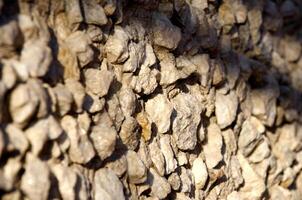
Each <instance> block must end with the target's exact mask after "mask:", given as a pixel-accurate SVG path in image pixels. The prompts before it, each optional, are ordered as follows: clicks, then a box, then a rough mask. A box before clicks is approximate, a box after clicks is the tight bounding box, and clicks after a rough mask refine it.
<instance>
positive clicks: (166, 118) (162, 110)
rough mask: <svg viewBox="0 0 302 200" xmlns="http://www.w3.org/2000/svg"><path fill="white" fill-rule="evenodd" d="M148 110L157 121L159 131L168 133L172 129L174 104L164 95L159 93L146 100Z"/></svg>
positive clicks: (152, 118)
mask: <svg viewBox="0 0 302 200" xmlns="http://www.w3.org/2000/svg"><path fill="white" fill-rule="evenodd" d="M145 108H146V112H147V114H148V115H149V116H150V118H151V121H152V122H154V123H155V125H156V128H157V131H158V133H166V132H167V131H168V130H169V129H170V118H171V115H172V111H173V106H172V105H171V103H170V102H169V100H168V99H167V97H165V96H164V95H157V96H155V97H154V98H152V99H150V100H149V101H147V102H146V105H145Z"/></svg>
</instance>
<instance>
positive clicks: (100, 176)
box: [94, 168, 125, 200]
mask: <svg viewBox="0 0 302 200" xmlns="http://www.w3.org/2000/svg"><path fill="white" fill-rule="evenodd" d="M94 199H108V200H109V199H110V200H124V199H125V196H124V192H123V185H122V183H121V182H120V180H119V179H118V177H117V176H116V175H115V174H114V173H113V171H111V170H110V169H106V168H102V169H99V170H98V171H96V173H95V175H94Z"/></svg>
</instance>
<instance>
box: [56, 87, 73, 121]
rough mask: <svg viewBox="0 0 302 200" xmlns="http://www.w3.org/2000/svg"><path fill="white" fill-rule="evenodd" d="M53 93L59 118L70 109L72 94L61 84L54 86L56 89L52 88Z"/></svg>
mask: <svg viewBox="0 0 302 200" xmlns="http://www.w3.org/2000/svg"><path fill="white" fill-rule="evenodd" d="M53 91H54V93H55V95H56V99H57V102H58V105H57V107H58V112H59V113H60V115H61V116H64V115H66V114H67V113H68V112H69V111H70V109H71V107H72V103H73V101H74V99H73V96H72V93H71V92H70V91H69V90H68V89H67V88H66V86H65V85H63V84H58V85H56V87H54V88H53Z"/></svg>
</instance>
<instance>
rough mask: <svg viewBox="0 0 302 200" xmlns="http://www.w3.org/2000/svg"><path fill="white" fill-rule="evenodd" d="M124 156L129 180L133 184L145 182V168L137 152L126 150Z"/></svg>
mask: <svg viewBox="0 0 302 200" xmlns="http://www.w3.org/2000/svg"><path fill="white" fill-rule="evenodd" d="M126 158H127V163H128V168H127V173H128V176H129V182H130V183H133V184H139V183H143V182H145V181H146V180H147V169H146V167H145V165H144V163H143V162H142V160H141V159H140V158H139V156H138V155H137V153H136V152H135V151H132V150H128V151H127V154H126Z"/></svg>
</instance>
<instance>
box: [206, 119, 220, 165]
mask: <svg viewBox="0 0 302 200" xmlns="http://www.w3.org/2000/svg"><path fill="white" fill-rule="evenodd" d="M222 145H223V140H222V134H221V131H220V128H219V126H218V125H217V124H214V123H213V124H210V125H209V127H208V131H207V143H206V144H205V145H204V146H203V150H204V154H205V157H206V164H207V167H208V168H214V167H215V166H216V165H218V163H219V162H220V161H221V160H222V159H223V156H222Z"/></svg>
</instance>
